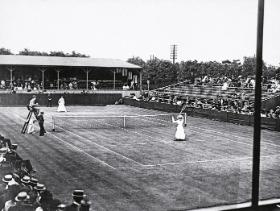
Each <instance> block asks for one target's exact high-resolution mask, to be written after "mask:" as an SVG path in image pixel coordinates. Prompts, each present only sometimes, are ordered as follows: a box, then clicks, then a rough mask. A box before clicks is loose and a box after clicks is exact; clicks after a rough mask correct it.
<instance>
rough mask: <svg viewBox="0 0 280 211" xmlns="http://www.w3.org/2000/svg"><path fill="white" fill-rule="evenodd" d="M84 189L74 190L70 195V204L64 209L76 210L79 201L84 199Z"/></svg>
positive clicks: (66, 210)
mask: <svg viewBox="0 0 280 211" xmlns="http://www.w3.org/2000/svg"><path fill="white" fill-rule="evenodd" d="M84 196H85V195H84V191H83V190H74V191H73V194H72V197H73V202H72V204H70V205H68V206H66V208H65V211H76V210H78V208H79V207H80V206H81V201H82V200H83V199H84Z"/></svg>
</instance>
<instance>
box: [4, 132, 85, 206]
mask: <svg viewBox="0 0 280 211" xmlns="http://www.w3.org/2000/svg"><path fill="white" fill-rule="evenodd" d="M17 147H18V145H17V144H12V143H11V140H10V139H8V138H5V137H3V136H2V135H0V167H1V168H2V170H1V172H3V171H5V172H8V173H7V174H5V175H2V177H3V178H2V181H1V182H2V183H0V210H1V211H62V210H65V211H74V210H75V211H89V210H90V202H89V200H88V198H87V196H86V195H85V194H84V191H83V190H74V191H73V194H72V197H73V202H72V203H71V204H69V205H66V204H64V203H62V202H61V201H60V200H59V199H56V198H54V196H53V194H52V193H51V192H50V191H49V190H48V189H47V187H46V186H45V185H44V184H42V183H40V182H39V180H38V178H37V177H36V176H35V174H36V171H35V170H34V169H33V167H32V165H31V162H30V160H24V159H22V158H21V157H20V156H19V155H18V153H17Z"/></svg>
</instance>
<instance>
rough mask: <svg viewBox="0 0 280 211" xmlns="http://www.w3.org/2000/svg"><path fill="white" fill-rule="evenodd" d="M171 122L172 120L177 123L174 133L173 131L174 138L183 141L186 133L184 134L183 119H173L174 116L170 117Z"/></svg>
mask: <svg viewBox="0 0 280 211" xmlns="http://www.w3.org/2000/svg"><path fill="white" fill-rule="evenodd" d="M172 122H173V123H177V129H176V133H175V139H176V140H182V141H185V139H186V135H185V131H184V127H183V125H184V120H183V119H177V120H174V118H173V117H172Z"/></svg>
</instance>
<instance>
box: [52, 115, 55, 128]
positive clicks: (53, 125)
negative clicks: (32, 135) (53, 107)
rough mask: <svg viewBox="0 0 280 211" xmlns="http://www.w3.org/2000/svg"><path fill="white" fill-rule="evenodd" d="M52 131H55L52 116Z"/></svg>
mask: <svg viewBox="0 0 280 211" xmlns="http://www.w3.org/2000/svg"><path fill="white" fill-rule="evenodd" d="M52 131H55V124H54V118H53V116H52Z"/></svg>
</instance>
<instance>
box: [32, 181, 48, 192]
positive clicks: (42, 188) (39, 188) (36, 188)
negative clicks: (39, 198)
mask: <svg viewBox="0 0 280 211" xmlns="http://www.w3.org/2000/svg"><path fill="white" fill-rule="evenodd" d="M34 189H35V190H37V191H44V190H46V189H47V188H46V186H45V185H44V184H41V183H37V185H36V186H35V187H34Z"/></svg>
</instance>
